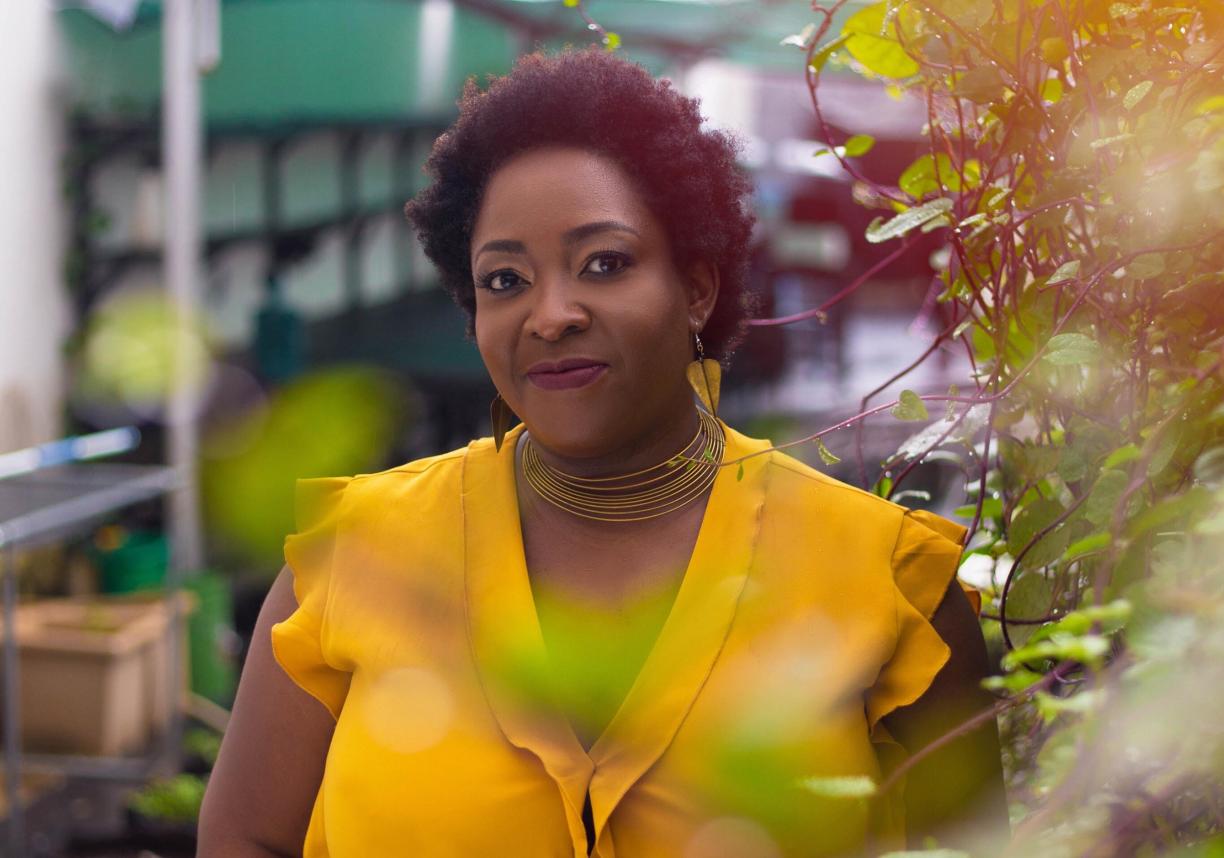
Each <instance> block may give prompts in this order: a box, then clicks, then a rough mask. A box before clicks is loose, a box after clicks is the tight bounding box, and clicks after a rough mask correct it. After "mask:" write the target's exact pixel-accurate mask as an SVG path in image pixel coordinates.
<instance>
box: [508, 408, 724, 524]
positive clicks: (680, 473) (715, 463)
mask: <svg viewBox="0 0 1224 858" xmlns="http://www.w3.org/2000/svg"><path fill="white" fill-rule="evenodd" d="M697 414H698V416H699V418H700V419H699V420H698V424H697V434H696V435H694V436H693V440H692V441H690V442H689V443H688V444H687V445H685V447H684V449H683V450H681V451H680V452H679V453H677V454H676V455H674V456H672V457H670V458H668V459H667V460H666V461H664V462H660V463H659V464H657V465H653V466H651V467H649V468H643V469H642V470H640V471H634V472H633V473H631V474H618V475H617V476H614V477H575V476H573V475H571V474H566V473H563V472H562V471H559V470H557V469H556V468H554V467H552V466H551V465H548V464H545V463H544V462H543V461H542V460H541V459H540V455H539V451H538V450H537V449H536V448H535V445H533V444H532V443H531V436H530V435H529V436H527V438H526V439H525V440H524V443H523V461H522V464H523V474H524V475H525V476H526V477H527V482H528V483H529V484H530V485H531V487H532V488H533V489H534V490H535V491H536V493H537V494H539V495H540V497H542V498H543V499H544V500H546V501H548V502H549V503H551V504H552V505H553V506H556V507H559V508H561V509H563V510H565V511H566V512H569V513H572V514H574V515H577V516H581V517H582V518H589V519H593V520H595V521H643V520H645V519H649V518H657V517H659V516H661V515H666V514H667V513H669V512H672V511H674V510H677V509H680V508H681V507H683V506H685V505H687V504H689V503H691V502H692V501H694V500H695V499H697V498H698V497H700V496H701V495H702V494H703V493H704V492H705V491H706V490H707V489H708V488H709V487H710V486H711V485H713V483H714V478H715V477H717V476H718V469H719V467H720V466H721V464H722V457H723V448H724V447H725V446H726V438H724V437H723V431H722V426H721V425H720V424H719V422H718V421H717V420H716V419H715V418H714V417H712V416H711V415H710V414H708V413H707V412H705V411H703V410H702V409H700V408H699V409H697Z"/></svg>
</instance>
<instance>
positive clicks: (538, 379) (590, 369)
mask: <svg viewBox="0 0 1224 858" xmlns="http://www.w3.org/2000/svg"><path fill="white" fill-rule="evenodd" d="M607 368H608V365H607V364H603V363H596V364H587V365H586V366H577V367H574V368H572V369H564V370H560V371H558V372H543V371H539V372H529V373H527V378H529V379H530V380H531V383H532V384H534V385H535V386H536V387H540V388H543V389H544V390H568V389H570V388H574V387H586V386H587V385H588V384H590V383H591V382H593V381H595V379H597V378H599V377H600V376H601V375H603V374H604V372H605V371H606V370H607Z"/></svg>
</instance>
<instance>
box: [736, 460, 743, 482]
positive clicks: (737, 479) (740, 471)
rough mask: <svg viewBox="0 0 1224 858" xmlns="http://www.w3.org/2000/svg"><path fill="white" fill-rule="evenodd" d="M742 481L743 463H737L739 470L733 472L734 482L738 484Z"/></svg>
mask: <svg viewBox="0 0 1224 858" xmlns="http://www.w3.org/2000/svg"><path fill="white" fill-rule="evenodd" d="M742 479H744V463H743V462H740V463H739V470H737V471H736V472H735V481H736V482H739V481H740V480H742Z"/></svg>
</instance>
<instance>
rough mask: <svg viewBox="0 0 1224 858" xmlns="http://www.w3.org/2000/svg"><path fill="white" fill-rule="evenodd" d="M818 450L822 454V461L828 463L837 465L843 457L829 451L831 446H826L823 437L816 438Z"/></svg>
mask: <svg viewBox="0 0 1224 858" xmlns="http://www.w3.org/2000/svg"><path fill="white" fill-rule="evenodd" d="M816 452H818V453H819V454H820V461H822V462H824V463H825V464H826V465H836V464H837V463H838V462H840V461H841V459H839V458H837V456H834V455H833V453H832V452H830V451H829V448H828V447H826V446H825V442H824V439H823V438H817V439H816Z"/></svg>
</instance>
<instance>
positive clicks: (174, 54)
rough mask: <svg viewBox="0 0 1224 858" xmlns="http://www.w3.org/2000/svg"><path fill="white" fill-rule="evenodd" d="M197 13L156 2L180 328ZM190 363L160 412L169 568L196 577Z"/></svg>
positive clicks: (195, 282) (192, 273)
mask: <svg viewBox="0 0 1224 858" xmlns="http://www.w3.org/2000/svg"><path fill="white" fill-rule="evenodd" d="M196 12H197V9H196V0H163V2H162V169H163V171H164V175H165V193H166V205H165V213H166V224H165V232H164V235H165V241H166V244H165V251H164V258H163V266H164V269H163V270H164V275H165V279H166V289H167V292H168V293H169V296H170V300H171V301H172V302H173V304H174V306H175V308H176V309H177V311H178V314H179V317H180V318H181V319H185V320H194V319H195V318H196V314H197V312H198V309H197V308H198V307H199V292H200V283H201V277H200V214H199V209H200V202H199V201H200V172H201V152H202V148H203V147H202V141H201V127H200V126H201V122H200V80H199V72H198V67H197V63H196V56H197V53H196V52H197V49H198V42H197V38H198V36H197V22H196ZM188 323H189V324H191V323H192V322H191V321H189V322H188ZM181 339H182V338H179V340H180V341H181ZM188 363H189V355H188V354H187V350H186V349H178V350H176V352H175V381H174V384H173V388H172V393H171V396H170V401H169V403H168V404H167V409H166V412H167V413H166V417H167V420H166V424H167V425H166V428H167V430H168V434H167V454H168V458H169V461H170V464H171V465H173V466H174V467H175V468H176V469H177V470H178V472H179V475H180V480H181V482H180V487H179V489H178V490H177V491H176V492H175V493H174V494H173V495H172V496H171V498H170V538H171V544H172V547H173V561H172V562H173V563H174V564H175V566H176V567H177V568H178V569H180V570H196V569H199V568H200V567H201V566H202V565H203V560H204V549H203V540H202V536H201V531H200V504H199V480H198V474H197V472H196V458H197V449H198V437H197V432H198V430H197V427H196V420H195V412H196V407H195V406H196V399H197V397H198V395H199V391H198V389H197V388H198V385H197V382H196V381H195V380H194V379H193V373H192V372H191V371H190V366H189V365H188Z"/></svg>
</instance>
